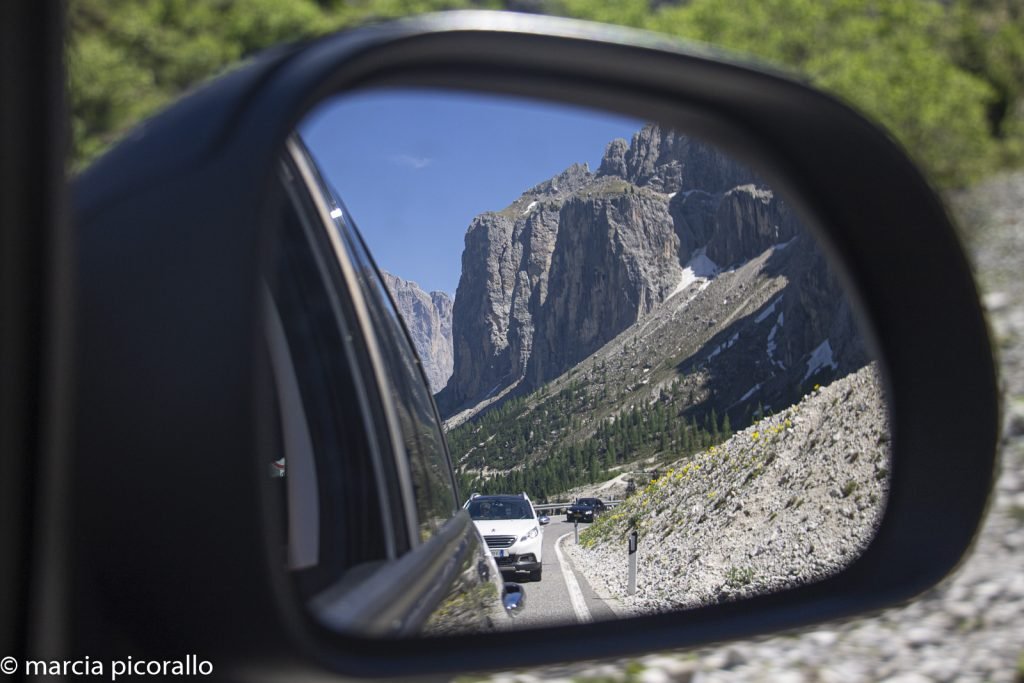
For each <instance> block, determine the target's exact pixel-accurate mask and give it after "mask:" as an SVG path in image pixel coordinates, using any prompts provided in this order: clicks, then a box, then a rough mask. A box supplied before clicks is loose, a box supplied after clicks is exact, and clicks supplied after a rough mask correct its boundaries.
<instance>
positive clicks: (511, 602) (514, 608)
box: [502, 581, 526, 615]
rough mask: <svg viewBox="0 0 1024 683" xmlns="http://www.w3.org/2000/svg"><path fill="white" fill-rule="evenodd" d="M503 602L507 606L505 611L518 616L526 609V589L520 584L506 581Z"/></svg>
mask: <svg viewBox="0 0 1024 683" xmlns="http://www.w3.org/2000/svg"><path fill="white" fill-rule="evenodd" d="M502 602H503V603H504V604H505V611H507V612H508V613H509V614H512V615H518V614H519V613H520V612H522V611H523V609H524V608H525V607H526V589H524V588H523V587H522V586H521V585H520V584H518V583H511V582H508V581H506V582H505V588H504V591H503V594H502Z"/></svg>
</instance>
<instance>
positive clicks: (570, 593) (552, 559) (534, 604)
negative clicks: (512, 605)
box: [506, 515, 615, 628]
mask: <svg viewBox="0 0 1024 683" xmlns="http://www.w3.org/2000/svg"><path fill="white" fill-rule="evenodd" d="M564 520H565V516H564V515H560V516H558V517H552V518H551V523H550V524H548V525H547V526H546V527H544V557H543V567H544V571H543V575H544V576H543V578H542V579H541V580H540V581H536V582H531V581H529V580H528V578H527V575H526V574H516V575H514V576H512V575H506V578H508V579H509V580H511V581H517V582H519V583H522V584H523V586H524V587H525V588H526V609H525V610H523V613H522V614H520V615H519V616H518V617H516V619H515V620H514V625H515V627H517V628H519V627H521V628H537V627H541V626H553V625H557V624H567V623H570V624H572V623H585V622H588V621H600V620H605V619H613V618H614V617H615V614H614V612H612V610H611V608H610V607H609V606H608V605H607V604H606V603H605V601H604V600H602V599H601V598H600V597H598V596H597V594H596V593H594V590H593V588H591V587H590V584H588V583H587V581H586V579H585V578H584V577H583V576H581V575H580V574H577V573H576V572H575V571H574V569H573V567H572V563H571V561H570V560H569V557H568V555H567V554H566V553H565V551H561V552H559V551H556V547H555V546H556V543H557V542H558V541H559V539H561V538H563V537H567V538H565V543H572V542H573V540H574V539H573V525H572V524H569V523H567V522H565V521H564ZM587 526H588V525H586V524H580V531H582V530H583V529H585V528H586V527H587Z"/></svg>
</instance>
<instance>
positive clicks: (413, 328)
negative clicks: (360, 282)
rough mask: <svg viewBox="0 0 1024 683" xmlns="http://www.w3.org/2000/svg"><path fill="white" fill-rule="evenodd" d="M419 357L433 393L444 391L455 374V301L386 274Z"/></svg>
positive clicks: (383, 273)
mask: <svg viewBox="0 0 1024 683" xmlns="http://www.w3.org/2000/svg"><path fill="white" fill-rule="evenodd" d="M381 274H382V275H383V276H384V283H385V284H386V285H387V288H388V290H389V291H390V292H391V296H392V297H393V298H394V300H395V305H396V306H397V308H398V312H399V314H401V316H402V318H403V319H404V320H405V325H406V327H407V328H408V329H409V335H410V336H411V337H412V342H413V346H414V347H415V348H416V353H417V354H419V357H420V362H421V363H423V370H424V372H425V373H426V375H427V381H428V382H429V383H430V390H431V391H433V392H437V391H440V390H441V388H442V387H444V385H445V384H446V383H447V382H448V378H449V377H451V374H452V362H453V356H452V300H451V298H450V297H449V296H448V295H447V294H446V293H445V292H440V291H438V292H430V293H429V294H428V293H427V292H424V291H423V290H422V289H420V286H419V285H417V284H416V283H415V282H411V281H409V280H404V279H402V278H400V277H398V276H397V275H392V274H391V273H388V272H384V271H382V273H381Z"/></svg>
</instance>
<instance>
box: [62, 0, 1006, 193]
mask: <svg viewBox="0 0 1024 683" xmlns="http://www.w3.org/2000/svg"><path fill="white" fill-rule="evenodd" d="M509 4H511V3H510V0H349V1H344V0H208V1H206V2H198V3H197V2H190V1H189V0H70V2H69V6H68V14H69V27H70V31H69V34H70V35H69V50H68V73H69V87H70V102H71V115H72V133H73V162H74V164H75V165H76V166H78V167H80V166H82V165H84V164H85V163H87V162H88V161H90V160H91V159H93V158H94V157H95V156H96V155H98V154H99V153H100V152H101V151H102V150H103V149H105V148H106V147H107V146H108V145H109V144H110V143H111V142H113V141H114V140H116V139H117V138H118V137H119V136H120V135H123V134H124V132H125V131H126V130H127V129H128V128H129V127H130V126H132V125H133V124H134V123H136V122H138V121H139V120H140V119H142V118H143V117H145V116H148V115H150V114H152V113H153V112H154V111H156V110H157V109H159V108H160V107H162V106H164V105H166V104H167V103H168V102H170V101H171V100H173V99H174V98H176V97H178V96H179V95H180V94H181V93H182V92H183V91H185V90H186V89H188V88H189V87H191V86H193V85H194V84H196V83H198V82H201V81H203V80H205V79H206V78H208V77H210V76H211V75H214V74H216V73H218V72H221V71H223V70H225V69H226V68H230V65H231V64H233V63H235V62H237V61H238V60H240V59H244V58H246V57H248V56H250V55H252V54H254V53H256V52H258V51H259V50H261V49H263V48H265V47H267V46H270V45H273V44H276V43H280V42H287V41H294V40H300V39H303V38H308V37H311V36H316V35H320V34H323V33H326V32H329V31H333V30H337V29H341V28H345V27H350V26H355V25H358V24H362V23H366V22H370V21H374V20H378V19H386V18H392V17H399V16H403V15H410V14H418V13H422V12H430V11H437V10H442V9H451V8H461V7H489V8H501V7H505V6H508V5H509ZM533 6H534V7H536V9H537V11H541V12H545V13H548V14H560V15H566V16H575V17H581V18H587V19H595V20H599V21H606V22H610V23H617V24H624V25H628V26H635V27H641V28H647V29H652V30H655V31H661V32H664V33H668V34H672V35H675V36H680V37H683V38H688V39H692V40H697V41H703V42H707V43H712V44H715V45H719V46H722V47H725V48H728V49H731V50H737V51H740V52H743V53H747V54H750V55H753V56H755V57H756V58H759V59H762V60H765V61H767V62H770V63H774V64H779V65H782V66H784V67H787V68H789V69H792V70H793V71H795V72H797V73H800V74H804V75H806V76H807V77H808V78H810V80H811V81H812V82H814V83H816V84H817V85H819V86H821V87H824V88H826V89H829V90H831V91H833V92H835V93H837V94H838V95H840V96H841V97H843V98H845V99H846V100H848V101H850V102H851V103H853V104H854V105H855V106H857V107H859V108H860V109H862V110H863V111H864V112H866V113H867V114H868V115H869V116H871V117H873V118H875V119H876V120H878V121H880V122H881V123H883V124H884V125H886V126H887V127H888V128H889V129H890V130H891V131H892V133H893V135H894V136H895V137H896V138H898V139H899V140H900V141H901V142H902V143H903V145H904V146H905V147H906V148H907V149H908V150H909V151H910V152H911V154H912V155H913V156H915V157H916V158H917V159H918V160H919V161H920V162H921V163H922V164H923V165H924V166H925V167H926V168H927V169H928V170H929V171H930V172H931V175H932V178H933V180H935V181H936V182H938V183H939V184H940V185H942V186H945V187H951V186H960V185H964V184H966V183H969V182H971V181H972V180H974V179H976V178H978V177H979V176H980V175H982V174H985V173H987V172H990V171H992V170H994V169H996V168H998V167H1001V166H1010V165H1019V164H1021V163H1024V99H1022V93H1024V7H1022V5H1021V3H1020V2H1019V0H949V1H944V0H884V1H882V0H825V1H819V0H728V1H724V2H723V1H722V0H675V1H672V0H669V1H665V0H538V2H536V3H533Z"/></svg>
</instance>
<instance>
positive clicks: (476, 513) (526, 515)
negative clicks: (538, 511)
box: [469, 500, 533, 519]
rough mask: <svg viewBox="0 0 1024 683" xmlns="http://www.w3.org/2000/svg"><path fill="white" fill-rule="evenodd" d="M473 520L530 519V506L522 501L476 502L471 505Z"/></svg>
mask: <svg viewBox="0 0 1024 683" xmlns="http://www.w3.org/2000/svg"><path fill="white" fill-rule="evenodd" d="M469 516H470V517H472V518H473V519H530V518H531V517H533V515H532V514H530V506H529V505H527V504H526V502H525V501H521V500H474V501H473V502H471V503H470V504H469Z"/></svg>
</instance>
